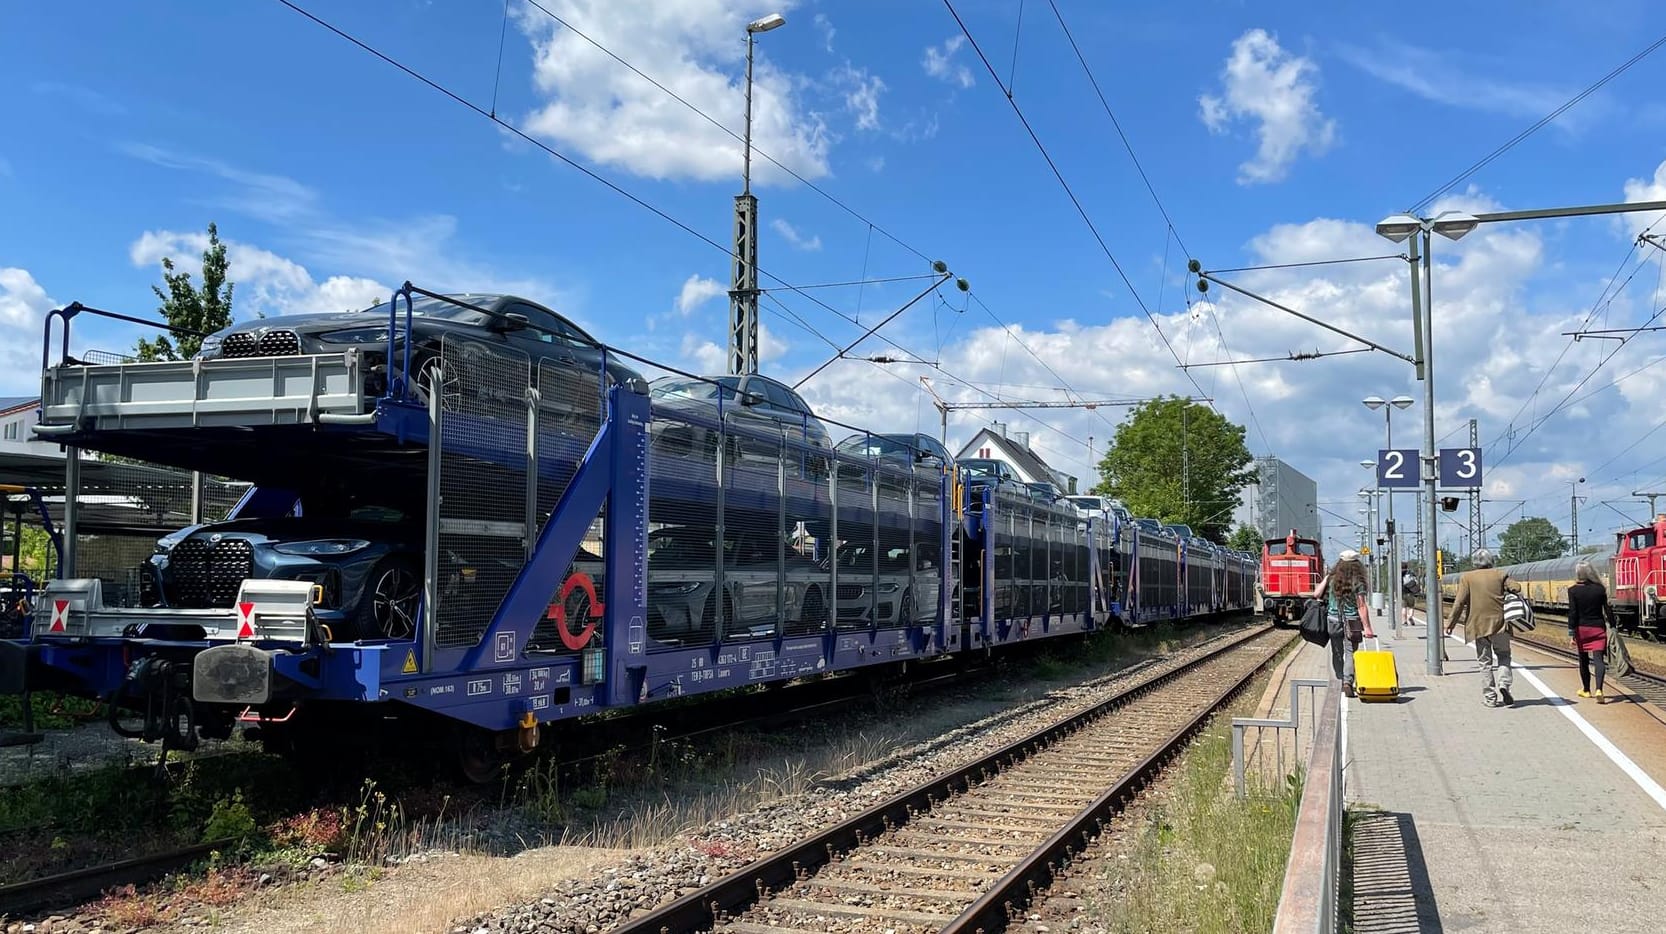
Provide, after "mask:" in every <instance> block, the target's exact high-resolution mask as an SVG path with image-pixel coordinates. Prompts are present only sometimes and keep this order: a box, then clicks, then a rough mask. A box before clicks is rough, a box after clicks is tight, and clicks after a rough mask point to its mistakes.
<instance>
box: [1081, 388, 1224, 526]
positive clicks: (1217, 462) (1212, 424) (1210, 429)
mask: <svg viewBox="0 0 1666 934" xmlns="http://www.w3.org/2000/svg"><path fill="white" fill-rule="evenodd" d="M1252 460H1253V458H1251V457H1250V452H1249V448H1248V447H1246V446H1245V445H1244V429H1243V426H1241V425H1234V424H1232V423H1231V422H1229V421H1227V420H1226V419H1225V418H1224V417H1222V416H1221V415H1220V413H1218V412H1216V411H1215V410H1213V409H1211V408H1209V407H1208V406H1204V405H1199V404H1197V403H1194V402H1190V401H1188V400H1186V399H1184V398H1182V397H1180V396H1167V397H1164V398H1160V399H1152V400H1149V401H1147V402H1142V403H1140V405H1138V406H1136V407H1135V408H1134V409H1133V411H1131V412H1130V413H1129V414H1128V418H1127V419H1125V420H1124V421H1123V422H1122V424H1120V425H1118V426H1117V429H1116V435H1115V437H1113V438H1112V440H1111V443H1110V445H1109V446H1108V447H1107V449H1106V451H1105V456H1104V458H1103V459H1102V460H1101V461H1100V462H1099V474H1100V482H1099V484H1098V486H1096V487H1095V491H1096V492H1098V493H1101V494H1105V495H1109V496H1115V497H1117V498H1118V499H1121V500H1122V501H1123V503H1125V504H1127V506H1128V508H1129V509H1131V510H1133V512H1134V514H1135V515H1137V516H1150V517H1152V518H1154V519H1157V520H1159V521H1162V522H1181V523H1185V524H1186V525H1189V526H1191V528H1192V531H1194V532H1196V533H1198V534H1200V535H1203V536H1205V537H1207V538H1209V539H1210V540H1212V541H1216V542H1224V541H1226V531H1227V529H1228V528H1230V527H1231V519H1232V510H1233V508H1234V507H1236V506H1237V504H1238V494H1239V493H1240V492H1242V491H1243V489H1244V487H1246V486H1248V485H1249V484H1250V483H1252V482H1254V480H1255V472H1254V471H1253V470H1251V469H1250V464H1251V462H1252Z"/></svg>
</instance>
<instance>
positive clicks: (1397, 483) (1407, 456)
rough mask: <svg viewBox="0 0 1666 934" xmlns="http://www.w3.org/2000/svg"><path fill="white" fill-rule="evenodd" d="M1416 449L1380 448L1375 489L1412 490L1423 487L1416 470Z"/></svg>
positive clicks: (1421, 479)
mask: <svg viewBox="0 0 1666 934" xmlns="http://www.w3.org/2000/svg"><path fill="white" fill-rule="evenodd" d="M1417 458H1418V454H1417V449H1416V448H1380V449H1378V451H1377V488H1378V489H1387V490H1393V489H1401V488H1404V489H1412V488H1416V487H1419V486H1422V485H1423V478H1422V477H1421V476H1420V475H1419V473H1418V470H1417V465H1418V459H1417Z"/></svg>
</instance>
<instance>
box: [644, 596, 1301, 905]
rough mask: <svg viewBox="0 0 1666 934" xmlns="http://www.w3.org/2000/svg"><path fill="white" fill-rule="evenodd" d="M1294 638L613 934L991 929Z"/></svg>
mask: <svg viewBox="0 0 1666 934" xmlns="http://www.w3.org/2000/svg"><path fill="white" fill-rule="evenodd" d="M1293 637H1294V636H1293V634H1292V633H1289V632H1287V631H1286V632H1277V631H1273V630H1271V629H1264V628H1263V629H1256V630H1252V631H1251V632H1249V633H1248V634H1246V635H1245V636H1243V637H1241V638H1238V639H1235V640H1232V641H1231V642H1229V643H1226V644H1224V645H1223V646H1221V647H1220V648H1218V649H1217V650H1215V651H1214V652H1211V653H1210V654H1208V655H1205V656H1203V657H1201V658H1199V659H1196V660H1194V661H1192V662H1190V663H1188V664H1186V665H1183V666H1181V667H1179V668H1177V669H1174V670H1172V671H1169V672H1166V673H1163V674H1160V675H1156V676H1154V677H1152V678H1149V679H1147V680H1145V681H1143V682H1141V683H1139V684H1136V685H1134V686H1133V687H1131V688H1129V689H1127V690H1124V691H1122V692H1119V693H1118V694H1116V695H1115V696H1113V697H1110V698H1108V699H1106V700H1105V701H1102V702H1101V703H1099V704H1097V705H1095V706H1093V707H1091V708H1089V709H1087V710H1085V711H1083V712H1081V713H1078V714H1076V715H1074V716H1072V717H1069V718H1067V719H1065V720H1063V721H1061V722H1059V723H1057V724H1054V725H1052V726H1050V727H1047V728H1045V729H1042V730H1040V731H1038V732H1036V733H1033V734H1031V735H1029V736H1027V737H1024V738H1023V739H1020V740H1018V741H1017V742H1015V743H1012V744H1010V745H1008V746H1005V747H1003V748H1001V749H999V750H996V751H995V752H993V753H991V754H989V755H987V756H985V757H983V758H981V759H979V760H977V761H975V762H972V763H971V764H969V765H965V766H962V767H960V768H957V769H955V770H954V771H952V772H950V773H948V774H945V775H942V776H939V777H937V778H935V779H933V780H931V781H928V782H926V783H923V784H921V785H919V786H917V787H915V788H913V789H911V790H909V791H906V792H904V793H902V794H900V795H897V796H896V797H894V798H892V799H890V800H889V801H886V802H884V803H881V804H879V805H877V806H875V807H873V808H871V809H869V810H867V811H865V812H863V813H861V814H858V815H856V816H855V817H852V818H850V819H849V820H847V821H845V822H844V823H841V824H839V825H838V826H835V827H833V828H830V829H828V830H826V831H823V832H822V833H819V834H817V835H815V836H814V837H811V838H809V839H807V840H804V841H801V842H800V843H798V844H796V845H794V846H791V847H788V848H786V849H784V850H781V851H778V852H777V853H774V854H771V855H770V856H767V857H765V858H763V859H760V860H758V861H757V862H754V863H752V864H751V865H749V866H746V867H744V868H742V869H740V870H739V871H737V872H735V873H733V874H731V875H729V876H727V877H724V878H722V879H719V880H717V881H716V882H714V883H712V884H711V885H709V886H707V887H705V888H703V889H700V890H699V891H696V892H693V893H690V894H688V895H685V896H684V897H682V898H680V899H678V900H676V901H675V902H672V903H671V904H669V905H666V906H664V907H662V908H660V909H658V910H656V911H654V912H651V913H650V914H647V915H644V916H642V917H640V918H637V919H633V920H632V921H630V922H627V923H626V924H625V925H623V926H622V927H620V928H619V929H618V930H619V931H620V932H621V934H660V932H671V931H696V930H700V931H704V930H712V931H724V932H733V934H779V932H787V931H827V930H839V931H866V930H873V931H887V932H895V934H901V932H905V931H928V930H929V931H968V932H969V931H985V932H992V931H996V930H1000V929H1001V928H1003V927H1004V926H1005V925H1006V923H1007V919H1008V917H1009V914H1010V913H1011V912H1014V911H1016V910H1018V909H1020V908H1021V907H1023V906H1024V905H1026V904H1028V902H1029V900H1030V898H1031V896H1032V895H1033V894H1034V893H1035V892H1037V891H1038V890H1039V889H1041V888H1042V887H1045V886H1046V885H1047V884H1048V883H1049V882H1050V881H1051V880H1052V878H1053V875H1054V873H1055V872H1056V871H1057V869H1058V868H1059V866H1060V864H1061V863H1062V862H1064V861H1065V860H1067V859H1068V858H1069V857H1070V856H1071V855H1073V854H1074V853H1075V852H1077V851H1078V850H1080V849H1081V848H1083V847H1084V846H1086V845H1087V843H1088V842H1089V841H1090V840H1091V839H1092V838H1093V837H1094V836H1096V835H1097V832H1098V830H1099V827H1100V825H1101V824H1102V822H1103V821H1104V820H1105V819H1106V818H1108V817H1110V816H1111V815H1112V814H1114V813H1115V812H1116V811H1118V810H1119V809H1120V808H1121V806H1122V805H1123V803H1124V802H1126V801H1127V800H1128V799H1129V798H1130V797H1132V796H1133V795H1134V794H1135V793H1137V792H1138V791H1139V789H1140V788H1142V787H1144V785H1145V783H1146V782H1147V781H1149V779H1150V778H1151V777H1152V776H1153V775H1154V774H1155V773H1156V771H1157V770H1158V769H1159V768H1160V767H1161V765H1162V764H1163V763H1164V762H1165V761H1166V760H1167V759H1168V757H1169V756H1170V755H1172V754H1173V753H1174V752H1175V751H1177V750H1178V749H1179V748H1180V746H1181V745H1182V744H1183V743H1184V742H1185V741H1186V739H1188V738H1189V737H1190V736H1191V735H1192V733H1193V732H1195V731H1196V730H1197V729H1198V728H1199V727H1200V726H1201V725H1203V723H1205V722H1206V721H1207V719H1208V717H1209V715H1210V714H1211V713H1212V712H1213V711H1214V710H1216V709H1217V708H1218V707H1219V706H1221V705H1222V704H1224V703H1226V702H1227V701H1228V700H1230V699H1231V698H1232V697H1233V696H1234V695H1235V694H1236V693H1237V692H1238V691H1239V690H1241V689H1242V688H1243V687H1244V685H1246V684H1248V683H1249V681H1250V679H1251V678H1252V677H1253V676H1254V675H1255V673H1256V672H1257V671H1259V670H1260V669H1261V668H1262V667H1264V666H1265V665H1266V664H1267V662H1268V661H1270V660H1271V659H1272V658H1273V657H1274V656H1275V655H1276V654H1277V652H1278V651H1279V650H1280V649H1282V648H1283V647H1284V646H1286V645H1288V644H1289V643H1290V641H1291V639H1292V638H1293Z"/></svg>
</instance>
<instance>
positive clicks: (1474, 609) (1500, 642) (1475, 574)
mask: <svg viewBox="0 0 1666 934" xmlns="http://www.w3.org/2000/svg"><path fill="white" fill-rule="evenodd" d="M1470 562H1471V563H1472V564H1473V565H1474V566H1475V570H1473V571H1465V572H1464V573H1462V574H1460V575H1458V595H1457V597H1456V598H1455V599H1454V600H1453V601H1452V616H1451V617H1450V618H1449V619H1448V620H1447V623H1446V634H1447V635H1451V634H1452V630H1453V629H1455V628H1457V625H1458V624H1459V623H1463V624H1464V641H1465V642H1469V643H1472V644H1474V646H1475V658H1476V660H1477V661H1478V662H1480V666H1481V678H1482V680H1481V702H1482V703H1484V704H1486V705H1487V706H1488V707H1501V706H1502V707H1508V706H1510V705H1511V704H1514V703H1515V702H1516V701H1515V698H1513V697H1511V696H1510V680H1511V679H1510V627H1509V625H1508V624H1506V623H1505V622H1504V592H1505V591H1506V590H1508V591H1510V592H1511V593H1521V588H1520V587H1518V586H1516V584H1515V583H1514V582H1512V581H1511V580H1510V575H1508V574H1506V573H1504V572H1503V571H1500V570H1497V569H1496V568H1494V567H1493V566H1492V552H1490V551H1487V550H1486V549H1485V548H1483V549H1481V550H1480V551H1477V552H1475V554H1474V555H1472V556H1471V558H1470Z"/></svg>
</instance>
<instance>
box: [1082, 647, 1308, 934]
mask: <svg viewBox="0 0 1666 934" xmlns="http://www.w3.org/2000/svg"><path fill="white" fill-rule="evenodd" d="M1266 683H1267V676H1266V675H1262V676H1260V677H1258V678H1257V679H1256V681H1255V682H1254V684H1253V685H1252V687H1251V688H1250V689H1249V690H1247V691H1245V692H1244V693H1243V694H1242V695H1241V696H1240V697H1239V698H1238V699H1237V700H1236V701H1234V702H1233V703H1232V704H1231V705H1230V706H1229V707H1227V708H1225V709H1223V710H1222V711H1221V712H1220V713H1219V714H1217V715H1216V716H1215V718H1214V719H1213V720H1212V721H1211V722H1210V724H1209V726H1208V727H1206V728H1205V729H1204V730H1203V731H1202V732H1201V733H1199V734H1198V737H1197V738H1196V739H1195V740H1193V742H1192V744H1191V746H1190V747H1188V748H1187V750H1186V751H1185V752H1184V753H1183V754H1182V755H1181V756H1180V758H1179V759H1177V760H1176V761H1175V763H1174V764H1173V765H1172V766H1170V768H1169V770H1168V773H1167V775H1166V776H1165V778H1164V779H1163V785H1162V786H1160V787H1166V789H1167V790H1166V791H1165V792H1164V793H1163V794H1162V797H1161V798H1160V799H1159V800H1158V801H1156V802H1155V803H1154V804H1153V805H1152V807H1151V810H1150V811H1149V812H1147V816H1146V818H1145V819H1144V820H1143V821H1142V822H1140V823H1139V824H1138V825H1136V827H1135V828H1134V833H1135V834H1136V836H1135V838H1134V839H1133V841H1131V843H1130V844H1127V849H1126V850H1125V851H1124V853H1123V854H1122V855H1121V857H1116V858H1112V859H1110V860H1107V861H1105V862H1103V863H1101V864H1100V866H1099V867H1096V869H1095V870H1094V876H1095V878H1094V879H1093V882H1092V883H1091V884H1087V885H1083V888H1084V889H1085V891H1084V892H1083V905H1084V909H1085V911H1084V914H1085V915H1086V918H1085V919H1084V920H1088V921H1091V922H1095V923H1097V924H1098V925H1100V926H1102V929H1104V930H1107V931H1112V932H1131V934H1132V932H1147V931H1195V932H1203V934H1213V932H1220V934H1240V932H1244V931H1266V930H1271V929H1272V925H1273V917H1274V915H1275V914H1276V912H1277V910H1278V897H1279V892H1280V890H1281V888H1282V885H1283V881H1284V864H1285V862H1286V860H1287V859H1288V857H1289V854H1290V838H1291V835H1292V834H1293V833H1294V832H1295V827H1296V808H1297V805H1298V803H1299V802H1300V800H1301V782H1300V779H1299V777H1298V776H1299V774H1300V773H1299V772H1298V773H1297V775H1296V776H1292V778H1291V780H1290V781H1288V782H1287V783H1286V785H1285V786H1284V787H1281V788H1269V789H1263V790H1262V791H1261V793H1259V794H1251V795H1250V796H1249V797H1248V798H1246V799H1245V800H1243V801H1239V800H1237V799H1236V798H1235V797H1234V796H1233V793H1232V781H1231V776H1232V727H1231V722H1232V718H1233V717H1243V716H1253V715H1254V711H1255V707H1256V705H1257V703H1258V702H1259V700H1260V699H1261V694H1262V691H1263V690H1264V689H1265V687H1266Z"/></svg>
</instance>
